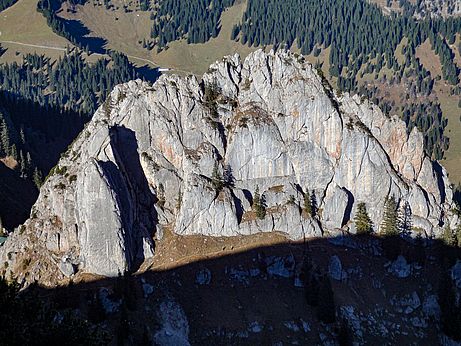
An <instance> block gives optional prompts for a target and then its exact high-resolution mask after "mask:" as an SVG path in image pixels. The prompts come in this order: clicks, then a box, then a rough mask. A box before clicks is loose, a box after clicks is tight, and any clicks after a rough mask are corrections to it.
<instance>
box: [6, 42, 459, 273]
mask: <svg viewBox="0 0 461 346" xmlns="http://www.w3.org/2000/svg"><path fill="white" fill-rule="evenodd" d="M256 190H259V192H260V196H261V204H263V205H265V216H264V217H262V215H259V214H258V213H256V209H257V208H256V206H255V204H254V203H253V202H254V200H255V197H256ZM305 195H308V196H309V198H310V199H312V200H313V201H315V203H314V204H315V206H316V208H315V209H316V213H315V216H314V217H311V216H308V215H307V213H305V212H303V211H302V208H303V203H304V202H303V201H304V196H305ZM388 196H394V197H395V198H396V200H397V201H398V202H399V205H403V203H406V202H408V203H409V206H410V208H411V213H412V222H413V226H414V227H415V228H417V229H419V230H421V231H423V232H425V233H426V235H437V234H439V233H440V230H441V227H444V225H446V224H447V223H448V222H450V220H451V218H452V216H451V212H450V210H451V207H452V190H451V189H450V188H449V183H448V179H447V175H446V172H445V170H444V169H443V168H442V167H441V166H439V165H438V163H436V162H432V161H431V160H430V159H429V158H428V157H427V156H425V154H424V152H423V137H422V135H421V134H420V133H419V132H418V131H417V130H416V129H414V130H413V131H412V132H411V133H410V134H408V133H407V132H406V127H405V124H404V123H403V122H402V121H401V120H399V119H398V118H397V117H389V116H386V115H385V114H383V113H382V112H381V111H380V110H379V108H378V107H376V106H374V105H373V104H371V103H369V102H367V101H363V100H361V99H360V97H358V96H349V95H348V94H344V95H338V94H336V93H335V92H334V91H333V90H332V89H331V88H330V86H329V85H328V84H327V83H326V82H325V81H324V80H323V79H322V78H321V77H320V76H319V75H318V73H317V72H316V70H315V69H314V68H313V67H312V66H311V65H310V64H309V63H307V62H305V61H304V60H303V58H302V57H300V56H297V55H294V54H291V53H286V52H277V53H273V52H271V53H269V54H266V53H264V52H263V51H257V52H255V53H253V54H251V55H250V56H248V57H247V58H246V59H245V61H241V60H240V58H239V56H237V55H235V56H231V57H226V58H224V59H223V60H222V61H220V62H217V63H215V64H213V65H212V66H211V67H210V69H209V72H208V73H207V74H205V75H204V76H203V80H202V82H199V80H197V78H196V77H193V76H191V77H187V78H181V77H178V76H174V75H173V76H166V75H165V76H162V77H160V79H159V80H158V81H157V82H156V83H155V84H154V85H153V86H151V85H149V84H147V83H144V82H141V81H132V82H129V83H126V84H123V85H119V86H117V87H116V88H115V89H114V91H113V92H112V93H111V95H110V97H109V99H108V101H107V102H106V104H104V105H103V106H101V107H100V108H99V110H98V111H97V112H96V114H95V115H94V117H93V120H92V121H91V122H90V123H89V124H88V126H87V127H86V128H85V130H84V131H83V133H82V134H81V135H80V136H79V137H78V138H77V140H76V141H75V143H74V144H73V145H72V146H71V147H70V148H69V150H68V152H67V153H65V154H64V155H63V158H62V159H61V161H60V162H59V165H58V166H57V168H56V169H55V170H54V174H52V175H51V176H50V177H49V178H48V179H47V181H46V183H45V184H44V186H43V187H42V189H41V192H40V197H39V199H38V201H37V203H36V205H35V207H34V208H33V211H32V217H31V219H29V220H28V221H27V222H26V224H25V225H24V226H23V227H22V228H21V229H22V231H21V232H19V231H18V232H16V234H14V235H13V236H12V237H11V239H9V240H8V241H7V242H6V244H5V246H4V247H3V248H2V249H1V250H0V260H1V262H0V263H4V262H11V264H12V265H11V266H9V267H8V268H10V269H8V270H11V268H14V267H15V265H18V264H19V263H20V262H21V259H22V258H24V257H25V256H26V254H27V253H30V252H33V253H35V254H37V256H36V257H33V261H32V262H31V263H30V265H29V270H28V271H29V275H28V279H27V280H30V279H39V280H40V277H41V272H43V270H48V271H49V270H51V269H50V268H53V266H54V265H55V264H59V261H60V259H61V258H62V257H63V256H66V259H67V261H68V262H71V263H78V270H81V271H84V272H89V273H94V274H100V275H106V276H114V275H118V274H119V273H123V272H125V271H130V270H136V269H137V268H138V267H139V265H140V264H141V263H142V262H143V261H144V260H145V259H147V258H149V257H152V256H153V253H154V249H153V243H152V239H153V235H154V234H155V233H156V232H157V234H161V233H162V229H163V228H164V227H165V226H170V227H172V228H173V229H174V232H176V233H178V234H181V235H192V234H202V235H207V236H233V235H249V234H254V233H257V232H275V231H277V232H282V233H285V234H286V235H287V237H289V238H291V239H295V240H299V239H303V238H304V237H318V236H322V235H325V234H337V233H338V232H339V231H341V232H344V231H350V232H354V227H353V223H352V220H353V217H354V214H355V209H356V205H357V204H358V202H365V203H366V206H367V210H368V212H369V215H370V217H371V219H372V220H373V222H374V225H375V230H376V231H378V230H379V225H380V223H381V221H382V217H383V209H384V208H383V206H384V201H385V198H386V197H388ZM335 232H336V233H335ZM8 253H12V255H8ZM38 253H39V254H41V255H38ZM45 254H46V256H44V255H45ZM45 258H46V259H45ZM34 263H38V264H41V265H38V264H36V265H34ZM45 264H46V265H45ZM50 266H51V267H50ZM67 267H68V266H67ZM43 268H45V269H43ZM46 268H48V269H46ZM54 268H56V267H54ZM66 272H67V273H68V272H70V270H69V268H66Z"/></svg>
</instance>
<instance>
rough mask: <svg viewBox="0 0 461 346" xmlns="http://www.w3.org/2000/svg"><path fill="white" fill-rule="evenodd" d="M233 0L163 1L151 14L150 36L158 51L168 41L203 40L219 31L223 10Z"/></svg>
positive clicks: (230, 4)
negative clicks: (183, 39) (152, 22)
mask: <svg viewBox="0 0 461 346" xmlns="http://www.w3.org/2000/svg"><path fill="white" fill-rule="evenodd" d="M234 2H235V0H189V1H182V0H163V1H160V2H159V3H158V5H157V6H156V7H155V9H154V10H155V12H154V13H153V15H152V19H153V20H154V24H153V26H152V30H151V37H152V38H154V42H155V44H156V45H157V47H158V48H159V49H160V50H161V49H164V48H165V47H166V46H167V44H168V43H169V42H172V41H175V40H178V39H182V38H185V39H187V42H188V43H204V42H207V41H208V40H209V39H210V38H212V37H216V36H218V34H219V31H220V26H219V21H220V18H221V14H222V12H223V11H224V10H225V9H226V8H228V7H230V6H232V5H233V4H234Z"/></svg>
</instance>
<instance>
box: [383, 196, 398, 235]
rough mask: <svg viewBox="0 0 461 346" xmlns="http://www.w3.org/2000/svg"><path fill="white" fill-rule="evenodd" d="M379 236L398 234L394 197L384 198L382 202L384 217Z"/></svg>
mask: <svg viewBox="0 0 461 346" xmlns="http://www.w3.org/2000/svg"><path fill="white" fill-rule="evenodd" d="M381 234H383V235H385V236H395V235H398V234H399V229H398V212H397V202H396V201H395V198H394V196H392V197H389V198H386V201H385V202H384V216H383V221H382V224H381Z"/></svg>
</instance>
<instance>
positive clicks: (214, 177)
mask: <svg viewBox="0 0 461 346" xmlns="http://www.w3.org/2000/svg"><path fill="white" fill-rule="evenodd" d="M211 183H212V184H213V188H214V190H215V191H216V193H219V192H220V191H221V190H222V189H223V187H224V179H223V177H222V175H221V172H220V171H219V168H218V164H217V163H215V164H214V167H213V172H212V173H211Z"/></svg>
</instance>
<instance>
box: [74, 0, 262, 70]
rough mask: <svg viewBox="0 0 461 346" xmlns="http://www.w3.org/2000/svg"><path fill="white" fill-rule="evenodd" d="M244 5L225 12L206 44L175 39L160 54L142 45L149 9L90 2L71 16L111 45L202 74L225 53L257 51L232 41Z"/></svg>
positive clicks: (166, 64) (159, 64) (148, 32)
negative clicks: (216, 32)
mask: <svg viewBox="0 0 461 346" xmlns="http://www.w3.org/2000/svg"><path fill="white" fill-rule="evenodd" d="M245 8H246V1H243V2H239V4H237V5H235V6H233V7H232V8H230V9H228V10H227V11H226V12H225V13H223V16H222V19H221V24H222V30H221V32H220V34H219V36H218V37H217V38H214V39H211V40H210V41H209V42H207V43H205V44H192V45H188V44H187V42H186V41H185V40H182V41H177V42H173V43H171V44H170V48H169V49H168V50H166V51H163V52H161V53H159V54H157V52H156V49H155V48H154V49H153V50H152V51H148V50H146V49H144V48H142V46H141V45H140V44H139V41H142V40H143V39H146V40H147V39H149V35H150V27H151V22H150V20H149V13H148V12H139V11H138V12H132V13H124V12H123V10H120V9H119V10H110V11H108V10H105V9H104V8H103V7H98V6H97V7H94V6H93V5H92V4H89V3H88V4H86V5H85V6H83V7H79V10H78V11H77V14H75V15H73V16H72V17H71V18H74V19H79V20H81V21H82V22H83V23H84V24H85V26H87V27H88V28H89V29H90V30H91V31H92V32H93V33H94V35H95V36H99V37H104V38H106V39H107V41H108V47H110V48H113V49H116V50H119V51H122V52H124V53H126V54H128V55H132V56H137V57H141V58H144V59H148V60H151V61H152V62H154V63H155V64H156V65H158V66H162V67H169V68H172V69H174V70H176V72H182V73H191V74H197V75H201V74H203V73H204V72H205V71H206V70H207V69H208V67H209V66H210V64H211V63H213V62H215V61H216V60H219V59H221V58H222V57H223V56H224V55H229V54H233V53H235V52H237V53H240V54H241V55H242V56H246V55H248V54H249V53H250V52H251V51H254V50H255V48H250V47H248V46H243V45H241V44H240V43H237V42H233V41H231V40H230V36H231V30H232V27H233V25H234V24H235V23H238V22H239V21H240V19H241V18H242V14H243V12H244V11H245ZM138 15H139V16H138ZM116 18H117V20H116Z"/></svg>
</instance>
